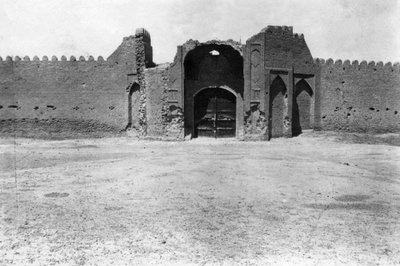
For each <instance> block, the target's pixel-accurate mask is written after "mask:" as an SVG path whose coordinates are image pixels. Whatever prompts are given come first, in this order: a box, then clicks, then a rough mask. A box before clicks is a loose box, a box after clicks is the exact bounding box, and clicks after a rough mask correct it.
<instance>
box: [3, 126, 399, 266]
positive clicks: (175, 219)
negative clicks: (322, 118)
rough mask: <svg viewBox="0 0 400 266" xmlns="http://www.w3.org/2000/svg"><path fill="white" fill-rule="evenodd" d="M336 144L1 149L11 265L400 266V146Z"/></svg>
mask: <svg viewBox="0 0 400 266" xmlns="http://www.w3.org/2000/svg"><path fill="white" fill-rule="evenodd" d="M338 139H340V138H338V137H337V136H335V135H333V134H314V133H309V134H305V135H302V136H300V137H297V138H292V139H276V140H272V141H271V142H238V141H233V140H224V141H216V140H214V141H212V140H211V141H205V140H195V141H189V142H181V143H176V142H175V143H173V142H150V141H133V140H130V139H128V138H125V137H120V138H107V139H80V140H61V141H48V140H47V141H46V140H29V139H17V140H14V139H11V138H3V139H1V140H0V153H1V155H0V175H1V181H0V182H1V183H0V188H1V190H0V206H1V209H0V226H1V227H0V241H1V242H0V264H1V265H31V264H33V265H148V264H158V265H160V264H162V265H176V264H178V265H214V264H216V265H221V264H222V265H235V264H245V265H253V264H254V265H266V264H267V265H342V264H343V265H344V264H346V265H398V264H400V147H398V146H394V145H382V144H380V145H376V144H375V145H371V144H356V143H354V139H350V140H349V141H345V142H346V143H344V142H343V140H342V141H338ZM356 142H357V141H356ZM358 142H360V141H358Z"/></svg>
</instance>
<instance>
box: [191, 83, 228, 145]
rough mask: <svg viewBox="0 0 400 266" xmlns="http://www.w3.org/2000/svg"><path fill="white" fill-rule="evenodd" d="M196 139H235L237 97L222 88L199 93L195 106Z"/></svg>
mask: <svg viewBox="0 0 400 266" xmlns="http://www.w3.org/2000/svg"><path fill="white" fill-rule="evenodd" d="M194 108H195V109H194V126H195V137H199V136H200V137H202V136H204V137H214V138H224V137H235V132H236V97H235V95H233V94H232V93H231V92H229V91H226V90H224V89H220V88H210V89H205V90H203V91H201V92H199V93H198V94H197V95H196V97H195V104H194Z"/></svg>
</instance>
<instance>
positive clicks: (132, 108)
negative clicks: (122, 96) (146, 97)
mask: <svg viewBox="0 0 400 266" xmlns="http://www.w3.org/2000/svg"><path fill="white" fill-rule="evenodd" d="M139 91H140V85H139V83H138V82H136V81H134V82H132V83H131V84H129V86H128V87H127V88H126V92H127V93H128V123H127V125H126V127H127V128H129V127H132V126H135V124H136V123H135V122H136V120H137V119H136V118H137V117H136V116H137V115H138V113H139V97H140V96H139Z"/></svg>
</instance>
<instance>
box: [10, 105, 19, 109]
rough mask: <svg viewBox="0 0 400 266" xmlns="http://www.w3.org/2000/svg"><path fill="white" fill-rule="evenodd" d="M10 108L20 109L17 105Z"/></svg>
mask: <svg viewBox="0 0 400 266" xmlns="http://www.w3.org/2000/svg"><path fill="white" fill-rule="evenodd" d="M8 108H13V109H20V107H18V106H17V105H9V106H8Z"/></svg>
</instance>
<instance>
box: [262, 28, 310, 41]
mask: <svg viewBox="0 0 400 266" xmlns="http://www.w3.org/2000/svg"><path fill="white" fill-rule="evenodd" d="M261 32H265V33H266V34H268V35H274V36H279V35H282V36H288V37H292V38H294V39H300V40H304V35H303V34H298V33H293V27H292V26H268V27H266V28H264V29H262V30H261Z"/></svg>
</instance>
